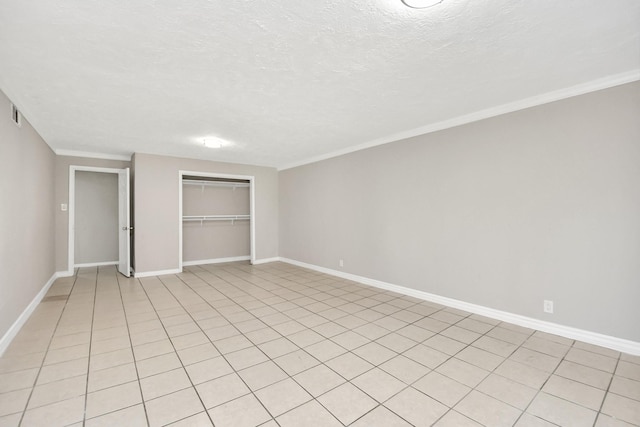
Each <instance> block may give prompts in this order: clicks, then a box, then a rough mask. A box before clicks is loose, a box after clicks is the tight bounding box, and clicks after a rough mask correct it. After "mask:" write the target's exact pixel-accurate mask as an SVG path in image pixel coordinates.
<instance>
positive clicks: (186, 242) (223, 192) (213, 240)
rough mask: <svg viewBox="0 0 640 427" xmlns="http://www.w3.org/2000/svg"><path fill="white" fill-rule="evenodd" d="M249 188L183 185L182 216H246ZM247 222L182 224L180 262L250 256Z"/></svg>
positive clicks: (189, 222)
mask: <svg viewBox="0 0 640 427" xmlns="http://www.w3.org/2000/svg"><path fill="white" fill-rule="evenodd" d="M249 199H250V195H249V188H248V187H238V188H235V189H234V188H231V187H215V186H207V185H205V186H198V185H190V184H183V186H182V201H183V202H182V209H183V211H182V214H183V215H246V214H249V213H250V211H249ZM250 235H251V234H250V230H249V221H244V220H243V221H234V222H231V221H203V222H196V221H185V222H183V223H182V260H183V261H204V260H210V259H216V258H228V257H239V256H248V255H250V254H251V245H250V240H249V239H250Z"/></svg>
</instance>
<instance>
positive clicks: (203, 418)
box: [168, 412, 277, 427]
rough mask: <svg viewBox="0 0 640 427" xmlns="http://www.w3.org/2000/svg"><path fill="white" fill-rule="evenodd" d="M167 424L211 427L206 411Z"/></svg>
mask: <svg viewBox="0 0 640 427" xmlns="http://www.w3.org/2000/svg"><path fill="white" fill-rule="evenodd" d="M168 425H169V426H171V427H213V424H212V423H211V419H210V418H209V415H208V414H207V413H206V412H200V413H199V414H195V415H191V416H190V417H187V418H183V419H182V420H180V421H176V422H175V423H171V424H168ZM276 427H277V426H276Z"/></svg>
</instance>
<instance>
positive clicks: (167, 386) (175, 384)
mask: <svg viewBox="0 0 640 427" xmlns="http://www.w3.org/2000/svg"><path fill="white" fill-rule="evenodd" d="M189 387H191V381H189V377H188V376H187V373H186V372H185V370H184V369H182V368H178V369H174V370H172V371H167V372H163V373H161V374H157V375H152V376H150V377H147V378H143V379H141V380H140V388H141V389H142V397H143V398H144V400H151V399H155V398H156V397H160V396H164V395H166V394H171V393H174V392H176V391H179V390H182V389H185V388H189Z"/></svg>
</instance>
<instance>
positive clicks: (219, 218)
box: [182, 215, 251, 225]
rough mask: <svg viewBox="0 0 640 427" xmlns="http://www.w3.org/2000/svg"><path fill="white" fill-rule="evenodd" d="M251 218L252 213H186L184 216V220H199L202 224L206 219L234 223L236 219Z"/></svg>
mask: <svg viewBox="0 0 640 427" xmlns="http://www.w3.org/2000/svg"><path fill="white" fill-rule="evenodd" d="M250 219H251V215H185V216H183V217H182V221H199V222H200V225H202V223H203V222H204V221H231V225H234V224H235V222H236V221H246V220H250Z"/></svg>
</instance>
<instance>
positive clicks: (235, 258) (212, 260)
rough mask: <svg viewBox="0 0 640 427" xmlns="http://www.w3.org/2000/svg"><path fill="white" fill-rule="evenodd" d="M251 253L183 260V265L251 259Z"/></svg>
mask: <svg viewBox="0 0 640 427" xmlns="http://www.w3.org/2000/svg"><path fill="white" fill-rule="evenodd" d="M250 259H251V255H244V256H233V257H227V258H213V259H200V260H197V261H182V265H183V266H185V267H188V266H191V265H205V264H221V263H223V262H235V261H249V260H250Z"/></svg>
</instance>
